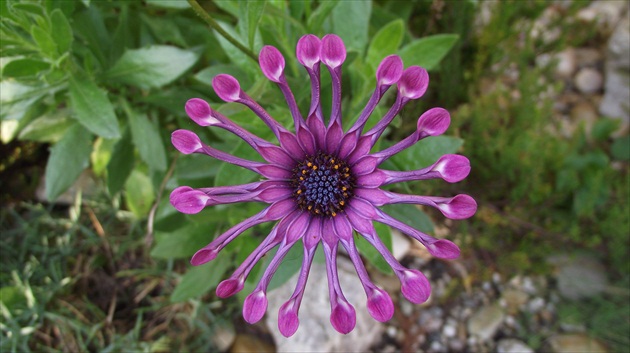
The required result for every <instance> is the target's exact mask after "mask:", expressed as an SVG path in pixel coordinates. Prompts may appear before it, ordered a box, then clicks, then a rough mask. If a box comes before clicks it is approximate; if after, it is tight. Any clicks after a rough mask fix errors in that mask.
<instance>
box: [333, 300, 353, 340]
mask: <svg viewBox="0 0 630 353" xmlns="http://www.w3.org/2000/svg"><path fill="white" fill-rule="evenodd" d="M356 321H357V314H356V312H355V311H354V307H353V306H352V305H351V304H350V303H348V302H347V301H339V302H338V303H337V304H336V305H335V306H334V308H333V310H332V314H330V323H331V324H332V326H333V327H334V328H335V330H337V332H339V333H343V334H344V335H345V334H348V333H350V331H352V330H353V329H354V326H355V325H356Z"/></svg>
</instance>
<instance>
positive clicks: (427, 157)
mask: <svg viewBox="0 0 630 353" xmlns="http://www.w3.org/2000/svg"><path fill="white" fill-rule="evenodd" d="M463 143H464V140H462V139H460V138H457V137H451V136H433V137H428V138H426V139H424V140H422V141H420V142H418V143H416V144H415V145H413V146H411V147H409V148H407V149H406V150H404V151H402V152H400V153H398V154H396V155H394V156H393V157H392V158H391V161H392V162H393V163H394V164H395V165H396V166H397V167H398V169H399V170H412V169H421V168H425V167H428V166H430V165H431V164H433V163H435V161H437V160H438V159H439V158H440V157H441V156H443V155H445V154H450V153H455V152H457V150H458V149H459V148H460V147H461V146H462V144H463Z"/></svg>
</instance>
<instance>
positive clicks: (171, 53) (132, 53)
mask: <svg viewBox="0 0 630 353" xmlns="http://www.w3.org/2000/svg"><path fill="white" fill-rule="evenodd" d="M197 59H199V53H197V52H194V51H191V50H183V49H179V48H176V47H173V46H168V45H153V46H150V47H146V48H141V49H133V50H127V51H126V52H125V53H124V54H123V55H122V57H121V58H120V59H119V60H118V61H117V62H116V64H115V65H114V67H112V68H111V70H109V72H108V77H109V78H110V79H112V80H115V81H118V82H121V83H126V84H129V85H132V86H137V87H140V88H144V89H149V88H159V87H162V86H164V85H166V84H169V83H171V82H173V81H174V80H176V79H177V78H178V77H180V76H181V75H182V74H184V72H186V71H187V70H188V69H189V68H190V67H192V66H193V65H194V64H195V62H197Z"/></svg>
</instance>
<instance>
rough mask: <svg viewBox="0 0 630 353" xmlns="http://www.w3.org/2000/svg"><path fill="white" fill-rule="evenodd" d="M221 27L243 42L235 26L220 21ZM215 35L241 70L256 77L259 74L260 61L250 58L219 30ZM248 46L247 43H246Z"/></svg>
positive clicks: (231, 60) (232, 61)
mask: <svg viewBox="0 0 630 353" xmlns="http://www.w3.org/2000/svg"><path fill="white" fill-rule="evenodd" d="M219 25H220V26H221V28H223V30H224V31H226V32H227V33H228V34H230V35H231V36H232V37H234V38H235V39H236V40H237V41H239V42H240V43H241V44H243V40H242V36H241V35H239V34H238V33H237V32H236V30H235V29H234V27H232V26H230V25H229V24H227V23H223V22H219ZM213 33H214V36H215V37H216V38H217V41H218V42H219V44H220V45H221V48H223V51H225V54H226V55H227V56H228V58H230V62H231V63H233V64H235V65H236V66H238V67H239V68H240V69H241V70H243V71H245V72H247V73H248V75H251V76H252V77H256V75H259V69H258V63H257V62H256V61H254V60H252V58H250V57H249V56H248V55H247V54H245V53H243V52H242V51H241V50H240V49H238V48H237V47H235V46H234V45H233V44H232V43H230V42H229V41H228V40H227V39H225V38H224V37H223V36H222V35H220V34H219V33H218V32H217V31H213ZM245 46H246V45H245ZM247 88H248V87H243V89H244V90H245V89H247Z"/></svg>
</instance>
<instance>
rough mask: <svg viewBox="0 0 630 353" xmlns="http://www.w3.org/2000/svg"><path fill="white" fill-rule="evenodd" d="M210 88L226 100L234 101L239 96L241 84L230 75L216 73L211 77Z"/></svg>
mask: <svg viewBox="0 0 630 353" xmlns="http://www.w3.org/2000/svg"><path fill="white" fill-rule="evenodd" d="M212 88H214V91H215V92H216V94H217V95H218V96H219V98H221V99H223V100H224V101H226V102H235V101H237V100H239V99H240V98H241V85H239V83H238V81H237V80H236V79H235V78H234V77H232V76H230V75H227V74H219V75H216V76H215V77H214V78H213V79H212Z"/></svg>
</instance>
